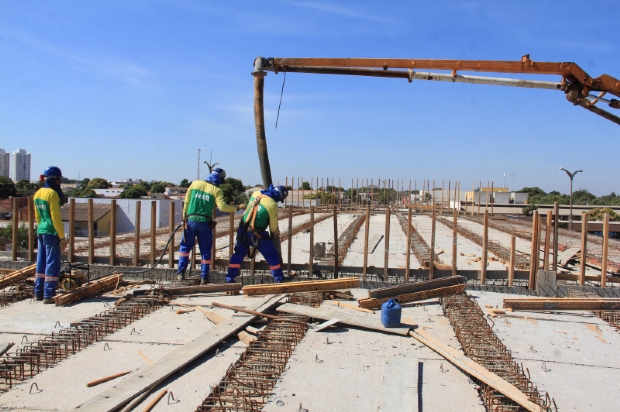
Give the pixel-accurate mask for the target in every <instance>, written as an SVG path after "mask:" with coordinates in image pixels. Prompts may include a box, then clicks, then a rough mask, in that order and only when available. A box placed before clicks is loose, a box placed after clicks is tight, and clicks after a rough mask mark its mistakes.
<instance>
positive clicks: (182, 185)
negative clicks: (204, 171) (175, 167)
mask: <svg viewBox="0 0 620 412" xmlns="http://www.w3.org/2000/svg"><path fill="white" fill-rule="evenodd" d="M191 184H192V182H190V181H189V180H187V179H183V180H181V183H179V187H189V185H191Z"/></svg>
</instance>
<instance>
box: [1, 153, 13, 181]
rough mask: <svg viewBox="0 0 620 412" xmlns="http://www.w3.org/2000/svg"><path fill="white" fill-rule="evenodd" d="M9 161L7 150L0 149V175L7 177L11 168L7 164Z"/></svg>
mask: <svg viewBox="0 0 620 412" xmlns="http://www.w3.org/2000/svg"><path fill="white" fill-rule="evenodd" d="M10 161H11V157H10V155H9V152H5V151H4V149H0V176H5V177H9V176H10V175H9V172H10V170H11V168H10V167H9V165H10V164H11V163H10Z"/></svg>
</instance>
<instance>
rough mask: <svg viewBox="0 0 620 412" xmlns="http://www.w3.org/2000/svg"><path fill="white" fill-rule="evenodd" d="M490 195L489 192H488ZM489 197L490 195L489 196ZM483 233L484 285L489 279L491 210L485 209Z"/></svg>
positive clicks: (481, 272) (482, 274)
mask: <svg viewBox="0 0 620 412" xmlns="http://www.w3.org/2000/svg"><path fill="white" fill-rule="evenodd" d="M487 195H488V192H487ZM487 199H488V196H487ZM483 230H484V232H483V234H482V259H481V260H480V284H481V285H484V284H485V282H486V280H487V264H488V262H487V261H488V258H489V256H488V253H489V211H488V210H487V209H485V210H484V227H483Z"/></svg>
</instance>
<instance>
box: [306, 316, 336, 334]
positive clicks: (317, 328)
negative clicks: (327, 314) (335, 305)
mask: <svg viewBox="0 0 620 412" xmlns="http://www.w3.org/2000/svg"><path fill="white" fill-rule="evenodd" d="M338 322H340V319H330V320H327V321H325V322H323V323H321V324H320V325H317V326H315V327H314V328H312V329H314V331H315V332H319V331H322V330H323V329H325V328H329V327H330V326H333V325H335V324H336V323H338Z"/></svg>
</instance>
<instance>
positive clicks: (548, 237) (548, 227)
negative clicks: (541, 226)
mask: <svg viewBox="0 0 620 412" xmlns="http://www.w3.org/2000/svg"><path fill="white" fill-rule="evenodd" d="M552 219H553V212H552V211H551V210H549V211H548V212H547V225H546V228H545V232H546V233H545V258H544V260H543V262H544V263H543V270H549V255H550V254H551V251H550V249H551V225H552V223H553V222H552Z"/></svg>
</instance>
